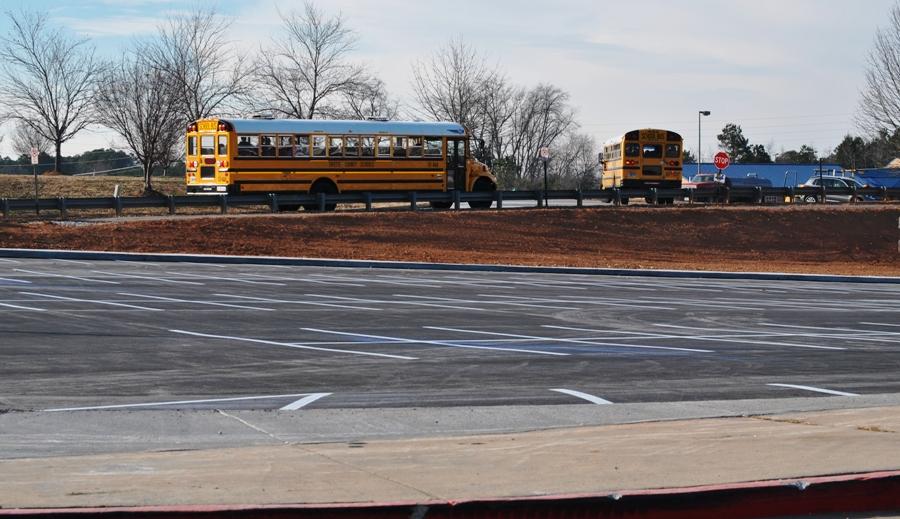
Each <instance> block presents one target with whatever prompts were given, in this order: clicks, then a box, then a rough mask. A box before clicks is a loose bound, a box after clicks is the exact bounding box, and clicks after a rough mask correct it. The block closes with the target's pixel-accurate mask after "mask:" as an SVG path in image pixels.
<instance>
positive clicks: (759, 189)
mask: <svg viewBox="0 0 900 519" xmlns="http://www.w3.org/2000/svg"><path fill="white" fill-rule="evenodd" d="M753 190H754V191H756V194H755V195H754V198H756V203H757V205H762V203H763V190H762V187H760V186H754V189H753Z"/></svg>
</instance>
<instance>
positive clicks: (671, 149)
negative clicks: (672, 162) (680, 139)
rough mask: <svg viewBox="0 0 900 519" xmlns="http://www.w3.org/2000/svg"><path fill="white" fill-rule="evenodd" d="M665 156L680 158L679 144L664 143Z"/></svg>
mask: <svg viewBox="0 0 900 519" xmlns="http://www.w3.org/2000/svg"><path fill="white" fill-rule="evenodd" d="M666 158H669V159H680V158H681V146H679V145H677V144H666Z"/></svg>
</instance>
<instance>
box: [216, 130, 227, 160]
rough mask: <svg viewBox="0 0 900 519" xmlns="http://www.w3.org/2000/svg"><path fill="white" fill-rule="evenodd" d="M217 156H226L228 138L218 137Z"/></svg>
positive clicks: (224, 136)
mask: <svg viewBox="0 0 900 519" xmlns="http://www.w3.org/2000/svg"><path fill="white" fill-rule="evenodd" d="M216 151H218V155H219V156H220V157H227V156H228V136H227V135H219V149H218V150H216Z"/></svg>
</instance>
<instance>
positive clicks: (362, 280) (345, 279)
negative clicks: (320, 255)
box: [313, 274, 440, 288]
mask: <svg viewBox="0 0 900 519" xmlns="http://www.w3.org/2000/svg"><path fill="white" fill-rule="evenodd" d="M313 276H316V277H317V278H325V279H338V280H341V281H361V282H362V283H380V284H382V285H400V286H406V287H408V286H416V287H425V288H440V285H430V284H423V283H403V282H400V281H386V280H383V279H380V280H379V279H372V278H363V279H359V278H352V277H348V276H329V275H327V274H313Z"/></svg>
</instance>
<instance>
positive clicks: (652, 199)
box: [650, 187, 659, 205]
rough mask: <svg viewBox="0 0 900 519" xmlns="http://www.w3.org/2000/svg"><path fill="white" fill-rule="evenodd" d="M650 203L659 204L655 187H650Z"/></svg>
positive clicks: (657, 191)
mask: <svg viewBox="0 0 900 519" xmlns="http://www.w3.org/2000/svg"><path fill="white" fill-rule="evenodd" d="M650 203H651V204H653V205H659V190H658V189H657V188H655V187H651V188H650Z"/></svg>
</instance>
